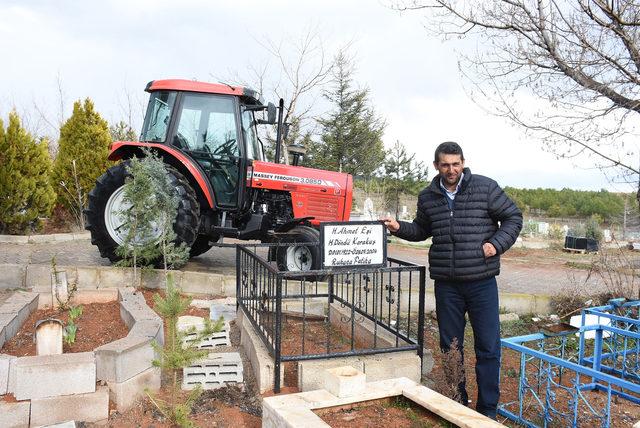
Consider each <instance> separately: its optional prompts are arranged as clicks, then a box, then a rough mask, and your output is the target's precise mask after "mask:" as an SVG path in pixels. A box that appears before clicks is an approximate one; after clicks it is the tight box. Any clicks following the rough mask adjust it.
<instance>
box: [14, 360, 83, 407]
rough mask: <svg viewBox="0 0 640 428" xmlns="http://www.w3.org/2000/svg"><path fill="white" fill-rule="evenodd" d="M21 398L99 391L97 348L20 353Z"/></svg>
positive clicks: (18, 389) (17, 390)
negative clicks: (68, 352)
mask: <svg viewBox="0 0 640 428" xmlns="http://www.w3.org/2000/svg"><path fill="white" fill-rule="evenodd" d="M15 376H16V377H15V379H16V380H15V392H14V395H15V397H16V399H17V400H29V399H36V398H45V397H53V396H58V395H69V394H83V393H89V392H95V388H96V361H95V356H94V354H93V352H79V353H75V354H62V355H39V356H35V357H20V358H18V359H17V360H16V364H15Z"/></svg>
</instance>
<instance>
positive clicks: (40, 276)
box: [25, 265, 60, 292]
mask: <svg viewBox="0 0 640 428" xmlns="http://www.w3.org/2000/svg"><path fill="white" fill-rule="evenodd" d="M58 269H60V268H59V267H58ZM25 286H26V287H29V288H32V289H34V290H36V291H49V292H51V266H49V265H27V266H26V279H25Z"/></svg>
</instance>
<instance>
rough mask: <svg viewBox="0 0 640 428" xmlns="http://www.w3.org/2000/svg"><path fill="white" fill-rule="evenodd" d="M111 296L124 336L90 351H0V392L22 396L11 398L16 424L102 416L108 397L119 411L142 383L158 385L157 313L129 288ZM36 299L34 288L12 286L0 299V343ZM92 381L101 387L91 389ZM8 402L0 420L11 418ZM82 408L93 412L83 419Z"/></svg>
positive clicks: (35, 304) (159, 323)
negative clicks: (25, 353) (26, 353)
mask: <svg viewBox="0 0 640 428" xmlns="http://www.w3.org/2000/svg"><path fill="white" fill-rule="evenodd" d="M114 296H115V297H114V298H113V299H111V300H116V299H117V300H118V301H119V302H120V316H121V318H122V320H123V321H124V322H125V324H126V325H127V327H129V333H128V334H127V336H126V337H124V338H122V339H119V340H116V341H113V342H110V343H107V344H105V345H103V346H100V347H98V348H96V349H95V350H94V351H91V352H82V353H68V354H61V355H42V356H29V357H15V356H10V355H6V354H0V395H4V394H6V393H12V394H14V395H15V396H16V399H18V400H25V401H20V402H19V403H17V404H19V409H20V412H22V413H20V414H21V415H22V414H23V413H24V414H26V417H24V418H23V419H21V420H22V422H23V423H21V424H18V425H25V426H28V425H29V421H32V422H31V423H32V424H35V422H33V421H36V422H37V424H38V425H43V424H54V423H59V422H64V421H67V420H69V419H70V418H72V419H77V420H85V421H87V422H94V421H98V420H103V419H106V418H108V416H109V399H111V400H112V401H113V402H114V403H115V404H116V408H117V409H118V410H119V411H122V410H125V409H127V408H129V407H130V406H131V405H132V404H133V403H134V402H135V401H136V400H137V399H138V398H139V397H140V396H141V395H143V394H144V393H145V390H146V389H147V388H149V389H151V390H157V389H159V388H160V378H161V376H160V370H159V369H158V368H155V367H153V364H152V360H153V359H154V358H156V354H155V351H154V349H153V347H152V346H151V343H152V341H157V342H158V343H160V344H162V343H163V342H164V328H163V322H162V319H161V318H160V316H158V315H157V314H156V313H155V312H154V311H153V310H152V309H151V308H150V307H149V306H147V304H146V301H145V300H144V296H143V295H142V293H139V292H136V291H135V289H133V288H122V289H117V290H115V294H114ZM39 299H40V294H39V293H37V292H35V293H29V292H24V291H17V292H15V293H13V294H12V295H11V296H10V297H9V298H8V299H7V300H6V301H5V302H4V303H3V304H2V305H0V339H1V344H4V342H5V341H6V340H9V339H11V338H12V337H13V336H14V335H15V334H16V333H17V332H18V331H19V329H20V327H21V326H22V324H23V323H24V322H25V321H26V319H27V318H28V317H29V315H30V314H31V313H32V312H33V311H34V310H36V308H37V307H38V302H39ZM89 300H90V299H89ZM1 344H0V346H1ZM96 381H103V382H105V383H106V384H107V387H101V388H98V389H96ZM28 400H30V401H28ZM86 403H89V404H90V405H88V407H87V405H86ZM5 407H6V406H5ZM14 407H15V410H16V412H17V410H18V407H16V406H13V407H12V408H11V410H12V411H11V412H0V426H8V424H11V425H13V424H15V421H14V419H15V417H16V413H15V412H13V410H14ZM25 408H26V409H27V410H25ZM7 409H8V408H7ZM51 409H57V411H55V412H53V411H51ZM87 411H89V412H90V413H91V415H93V416H91V419H87V414H88V413H87ZM9 413H11V414H12V416H11V418H9V416H10V415H9ZM7 418H9V419H7Z"/></svg>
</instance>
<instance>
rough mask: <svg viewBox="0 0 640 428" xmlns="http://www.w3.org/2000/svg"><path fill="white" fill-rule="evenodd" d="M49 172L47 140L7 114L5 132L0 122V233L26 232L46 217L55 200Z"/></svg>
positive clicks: (13, 114) (16, 115)
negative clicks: (26, 128) (29, 130)
mask: <svg viewBox="0 0 640 428" xmlns="http://www.w3.org/2000/svg"><path fill="white" fill-rule="evenodd" d="M50 173H51V159H50V158H49V151H48V142H47V140H45V139H40V140H39V141H38V140H36V139H35V138H34V137H33V136H32V135H31V134H29V133H28V132H27V131H26V130H25V129H24V128H23V127H22V126H21V124H20V118H19V117H18V114H17V113H16V112H12V113H10V114H9V126H8V127H7V129H6V132H5V130H4V124H3V123H2V121H0V232H1V233H24V232H28V231H29V230H33V229H35V228H37V227H38V226H39V218H40V217H43V216H47V215H49V213H50V212H51V208H52V206H53V202H54V201H55V197H56V195H55V192H54V190H53V188H52V186H51V184H50V181H49V178H50V177H49V175H50Z"/></svg>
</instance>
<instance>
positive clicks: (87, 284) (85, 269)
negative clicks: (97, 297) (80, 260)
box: [76, 266, 99, 290]
mask: <svg viewBox="0 0 640 428" xmlns="http://www.w3.org/2000/svg"><path fill="white" fill-rule="evenodd" d="M98 278H99V273H98V269H97V268H95V267H93V266H78V267H77V268H76V284H77V286H78V289H79V290H80V289H97V288H98V284H99V282H98Z"/></svg>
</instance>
